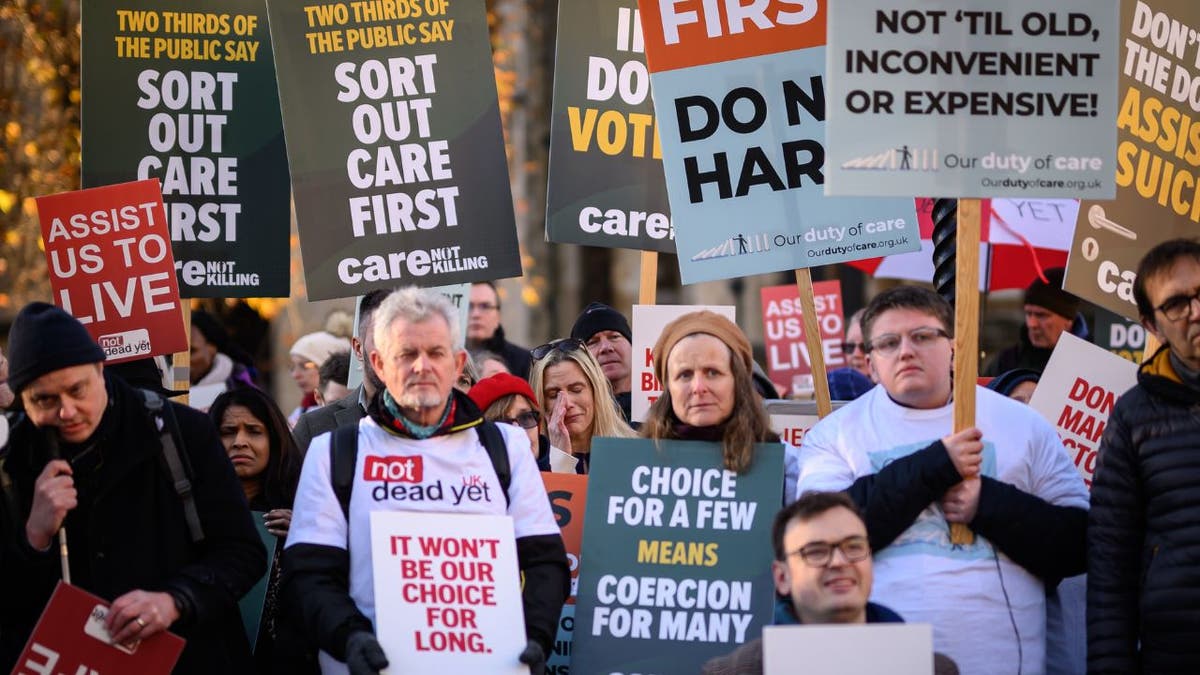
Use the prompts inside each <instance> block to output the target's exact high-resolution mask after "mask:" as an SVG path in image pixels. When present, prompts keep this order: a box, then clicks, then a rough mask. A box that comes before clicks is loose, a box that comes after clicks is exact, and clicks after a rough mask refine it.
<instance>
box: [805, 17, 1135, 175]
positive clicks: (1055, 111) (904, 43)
mask: <svg viewBox="0 0 1200 675" xmlns="http://www.w3.org/2000/svg"><path fill="white" fill-rule="evenodd" d="M1117 37H1118V36H1117V0H1099V1H1098V0H1063V1H1061V2H1056V3H1053V5H1049V6H1048V5H1047V3H1045V2H1044V1H1043V0H1009V1H1008V2H1005V3H1001V4H997V3H993V2H987V1H986V0H922V1H921V2H914V1H913V0H871V1H870V2H838V3H830V6H829V52H830V53H829V70H828V79H829V168H828V179H829V180H828V182H827V184H826V191H827V192H828V193H829V194H832V195H897V196H902V195H922V194H929V195H941V196H945V197H1090V198H1101V199H1104V198H1109V197H1111V196H1112V195H1113V192H1114V189H1115V186H1114V184H1113V170H1114V166H1115V164H1114V152H1115V148H1116V145H1115V141H1114V138H1113V134H1112V127H1111V126H1109V125H1110V123H1111V120H1113V119H1114V117H1115V115H1116V95H1115V94H1116V71H1117V61H1116V57H1117Z"/></svg>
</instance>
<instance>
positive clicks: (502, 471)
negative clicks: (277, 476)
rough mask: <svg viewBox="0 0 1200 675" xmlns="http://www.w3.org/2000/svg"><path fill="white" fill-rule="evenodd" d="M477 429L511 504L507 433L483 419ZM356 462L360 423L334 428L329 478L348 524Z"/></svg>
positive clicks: (330, 451)
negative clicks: (505, 438)
mask: <svg viewBox="0 0 1200 675" xmlns="http://www.w3.org/2000/svg"><path fill="white" fill-rule="evenodd" d="M477 428H478V430H479V438H480V440H482V441H483V448H484V450H487V454H488V459H490V460H491V461H492V468H493V469H495V471H496V477H497V478H499V479H500V489H501V490H503V491H504V503H505V504H506V505H507V504H509V503H510V502H509V498H508V486H509V485H511V484H512V466H511V465H509V463H508V448H507V447H506V446H505V445H504V435H503V434H501V433H500V429H499V428H497V427H496V423H495V422H489V421H487V420H484V421H483V422H482V423H481V424H480V425H479V426H478V427H477ZM357 465H358V425H357V424H351V425H349V426H344V427H338V428H337V429H334V430H333V435H332V436H331V437H330V439H329V478H330V482H332V483H333V493H334V494H335V495H337V499H338V504H340V505H341V507H342V515H343V516H345V517H346V522H347V523H349V522H350V495H351V493H352V492H353V491H354V467H355V466H357Z"/></svg>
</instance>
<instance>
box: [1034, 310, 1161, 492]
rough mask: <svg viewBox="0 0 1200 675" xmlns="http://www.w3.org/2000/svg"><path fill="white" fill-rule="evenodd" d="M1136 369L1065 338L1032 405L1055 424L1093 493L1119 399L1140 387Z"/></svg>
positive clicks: (1092, 347) (1053, 356) (1060, 340)
mask: <svg viewBox="0 0 1200 675" xmlns="http://www.w3.org/2000/svg"><path fill="white" fill-rule="evenodd" d="M1137 369H1138V365H1137V364H1136V363H1132V362H1130V361H1127V360H1125V359H1123V358H1121V357H1119V356H1116V355H1115V354H1110V353H1108V352H1107V351H1105V350H1104V349H1102V348H1100V347H1097V346H1096V345H1093V344H1091V343H1090V342H1088V341H1086V340H1081V339H1079V338H1077V337H1075V336H1074V335H1071V334H1069V333H1063V335H1062V337H1061V338H1060V339H1059V341H1058V345H1057V346H1056V347H1055V348H1054V353H1053V354H1051V355H1050V361H1049V363H1047V364H1046V370H1045V371H1044V372H1043V373H1042V379H1040V380H1038V385H1037V389H1035V390H1034V392H1033V398H1031V399H1030V400H1029V406H1030V407H1031V408H1033V409H1034V410H1036V411H1038V413H1039V414H1040V415H1041V416H1042V417H1044V418H1046V420H1047V421H1048V422H1050V424H1052V425H1054V428H1055V429H1056V430H1057V431H1058V435H1059V436H1061V437H1062V441H1063V446H1064V447H1066V449H1067V454H1068V455H1069V456H1070V457H1071V461H1072V462H1074V463H1075V468H1076V469H1078V470H1079V474H1080V475H1081V476H1083V482H1085V483H1087V485H1088V487H1089V488H1090V487H1091V486H1092V474H1094V473H1095V471H1096V460H1097V458H1098V456H1099V453H1098V449H1099V447H1100V437H1101V436H1103V435H1104V427H1105V426H1106V425H1107V424H1108V416H1109V415H1110V414H1111V413H1112V409H1113V404H1114V403H1116V402H1117V399H1118V398H1119V397H1120V396H1121V394H1124V393H1125V392H1126V391H1127V390H1128V389H1129V388H1130V387H1132V386H1133V385H1135V384H1137Z"/></svg>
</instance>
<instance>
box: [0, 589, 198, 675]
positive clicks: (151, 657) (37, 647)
mask: <svg viewBox="0 0 1200 675" xmlns="http://www.w3.org/2000/svg"><path fill="white" fill-rule="evenodd" d="M106 616H108V603H107V602H106V601H104V600H102V599H100V598H98V597H96V596H94V595H92V594H91V593H88V592H87V591H85V590H83V589H81V588H79V587H77V586H72V585H70V584H66V583H63V582H61V581H60V582H58V586H56V587H55V588H54V593H53V594H52V595H51V596H50V602H49V603H47V605H46V609H45V611H43V612H42V618H40V619H38V623H37V626H35V627H34V629H33V635H31V636H29V642H26V643H25V649H24V650H23V651H22V652H21V657H20V658H19V659H17V665H16V667H14V668H13V671H12V672H13V675H38V674H42V673H54V674H55V675H58V674H59V673H62V674H64V675H109V674H110V673H138V674H139V675H159V674H162V675H166V673H170V672H171V669H172V668H174V667H175V662H176V661H178V660H179V655H180V654H181V653H182V652H183V645H184V640H183V638H181V637H179V636H177V635H173V634H171V633H167V632H162V633H158V634H157V635H155V636H154V637H152V638H150V639H148V640H142V641H140V642H137V643H134V644H123V645H114V644H112V643H111V642H110V636H109V634H108V630H107V629H105V627H104V619H105V617H106Z"/></svg>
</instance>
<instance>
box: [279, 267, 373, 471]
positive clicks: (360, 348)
mask: <svg viewBox="0 0 1200 675" xmlns="http://www.w3.org/2000/svg"><path fill="white" fill-rule="evenodd" d="M389 293H391V291H383V290H379V291H371V292H370V293H367V294H366V295H364V296H363V298H362V300H361V301H360V302H359V305H358V337H356V338H351V340H350V346H351V348H352V349H353V350H354V358H356V359H358V361H359V362H360V363H361V364H362V368H363V379H362V382H361V383H360V384H359V385H358V386H357V387H355V388H354V390H353V391H351V392H350V393H349V394H348V395H346V396H343V397H341V398H338V399H334V400H333V401H332V402H330V403H328V404H326V405H324V406H321V407H319V408H316V409H314V410H311V411H309V412H306V413H304V414H303V415H301V416H300V419H299V421H297V422H296V425H295V427H293V428H292V437H293V438H295V439H296V446H297V447H298V448H300V454H301V455H303V454H304V453H306V452H308V445H309V443H311V442H312V439H313V437H315V436H318V435H320V434H323V433H325V432H326V431H333V430H334V429H336V428H338V427H341V426H349V425H352V424H358V421H359V420H361V419H362V418H363V417H364V416H365V415H366V414H367V402H368V401H370V400H371V397H372V396H374V395H375V392H377V391H379V390H381V389H383V382H382V381H380V379H379V375H377V374H376V373H375V368H374V367H372V366H371V359H370V353H371V351H372V350H373V349H375V336H374V331H373V328H374V325H375V324H374V321H373V319H374V317H375V310H376V309H378V308H379V305H381V304H383V301H384V299H385V298H387V296H388V294H389Z"/></svg>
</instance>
